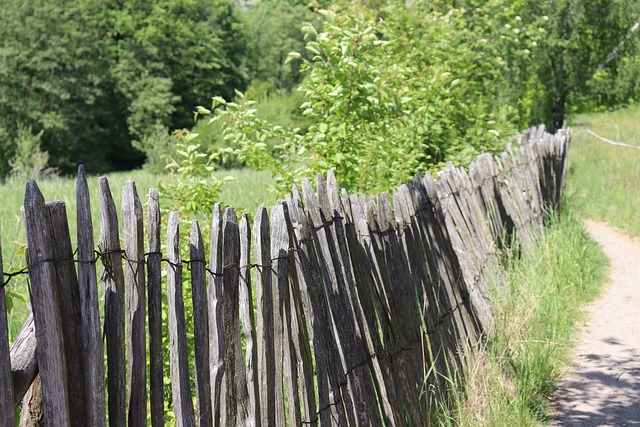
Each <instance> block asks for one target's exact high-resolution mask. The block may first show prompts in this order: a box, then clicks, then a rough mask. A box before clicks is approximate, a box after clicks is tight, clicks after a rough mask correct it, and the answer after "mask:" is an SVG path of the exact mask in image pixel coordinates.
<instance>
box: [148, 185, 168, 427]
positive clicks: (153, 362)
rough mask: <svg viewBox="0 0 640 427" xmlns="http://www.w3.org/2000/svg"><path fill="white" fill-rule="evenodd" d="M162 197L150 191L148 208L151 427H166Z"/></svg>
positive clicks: (155, 191)
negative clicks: (161, 245)
mask: <svg viewBox="0 0 640 427" xmlns="http://www.w3.org/2000/svg"><path fill="white" fill-rule="evenodd" d="M160 219H161V218H160V197H159V194H158V190H157V189H155V188H150V189H149V199H148V204H147V224H148V225H147V248H148V251H149V252H148V254H147V289H148V291H149V295H148V298H149V302H148V305H149V313H148V315H149V401H150V405H149V407H150V409H151V425H152V426H153V427H159V426H163V425H164V373H163V365H164V362H163V357H162V355H163V347H164V346H163V345H162V295H163V290H162V266H161V262H162V252H161V251H160V234H161V233H160V228H161V221H160Z"/></svg>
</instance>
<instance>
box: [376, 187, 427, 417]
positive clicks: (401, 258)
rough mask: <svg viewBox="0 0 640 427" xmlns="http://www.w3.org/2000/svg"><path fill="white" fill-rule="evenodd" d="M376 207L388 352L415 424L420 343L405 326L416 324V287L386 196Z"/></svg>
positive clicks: (418, 412)
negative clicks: (389, 328)
mask: <svg viewBox="0 0 640 427" xmlns="http://www.w3.org/2000/svg"><path fill="white" fill-rule="evenodd" d="M376 208H377V218H376V219H377V223H378V227H379V229H378V233H380V248H381V250H382V253H381V254H380V256H381V258H382V259H383V261H382V263H383V265H385V269H386V270H387V282H386V283H385V285H386V287H387V289H386V291H385V292H386V293H387V294H388V295H389V296H390V301H391V302H392V304H391V305H390V309H391V312H390V313H391V314H390V315H391V316H393V317H394V318H395V326H396V327H397V329H396V330H395V335H396V339H395V341H394V346H393V347H392V349H391V354H393V355H396V354H397V356H395V357H393V360H392V363H393V365H394V371H395V372H396V375H397V378H396V386H397V387H399V388H400V390H396V393H404V402H405V403H406V406H405V408H404V409H405V411H406V412H407V414H406V417H407V422H408V423H409V424H417V423H419V420H420V419H421V418H422V415H421V413H420V410H419V406H418V400H417V399H418V396H419V393H420V388H421V386H422V381H423V380H424V378H423V377H422V373H421V372H420V371H419V367H420V366H421V358H417V357H416V354H415V351H414V350H413V348H414V346H415V345H416V344H418V343H419V342H420V341H419V339H420V337H419V336H416V333H415V330H414V331H412V330H411V328H410V327H409V326H407V325H412V324H415V322H416V320H415V314H416V310H415V305H416V302H415V293H416V290H415V288H414V289H413V290H412V289H411V287H410V284H411V283H412V281H413V279H412V278H411V276H410V272H409V269H408V259H407V254H406V253H405V252H404V251H403V250H402V243H401V240H400V239H399V234H401V233H403V232H404V230H401V229H397V230H396V228H395V226H396V225H395V223H394V218H393V212H394V209H392V205H391V201H390V200H389V195H388V194H387V193H379V194H378V197H377V206H376ZM396 209H399V207H396ZM399 212H400V211H398V213H399ZM414 287H415V284H414ZM405 350H406V351H405Z"/></svg>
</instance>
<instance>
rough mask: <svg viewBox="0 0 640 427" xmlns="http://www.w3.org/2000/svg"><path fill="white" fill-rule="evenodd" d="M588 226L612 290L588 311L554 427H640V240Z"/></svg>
mask: <svg viewBox="0 0 640 427" xmlns="http://www.w3.org/2000/svg"><path fill="white" fill-rule="evenodd" d="M585 226H586V227H587V230H588V231H589V233H591V235H592V236H593V238H594V239H595V240H596V241H597V242H598V243H600V245H602V247H603V248H604V251H605V253H606V254H607V256H608V257H609V258H610V259H611V271H610V278H611V284H610V285H609V286H608V287H607V288H606V289H605V291H604V294H603V295H602V296H601V297H600V298H599V299H598V300H597V301H595V302H593V303H592V304H590V305H589V306H588V307H587V311H588V318H587V321H586V322H585V324H584V326H583V327H582V336H581V338H580V342H579V344H578V346H577V348H576V350H575V356H574V365H573V366H572V367H571V370H570V372H569V373H568V374H567V376H566V379H565V380H564V381H563V383H562V385H561V387H560V389H559V390H558V392H557V394H556V399H555V408H556V409H557V411H558V414H559V415H558V417H557V419H556V421H555V422H554V423H552V425H555V426H575V427H578V426H579V427H592V426H616V427H617V426H640V240H638V239H632V238H630V237H628V236H625V235H624V234H622V233H621V232H620V231H618V230H615V229H612V228H610V227H608V226H606V225H604V224H601V223H596V222H591V221H587V222H586V223H585Z"/></svg>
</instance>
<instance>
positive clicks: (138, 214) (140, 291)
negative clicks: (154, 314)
mask: <svg viewBox="0 0 640 427" xmlns="http://www.w3.org/2000/svg"><path fill="white" fill-rule="evenodd" d="M122 225H123V227H122V229H123V234H124V239H123V241H124V256H125V261H126V262H125V263H126V272H127V273H126V275H125V287H126V290H125V296H126V300H127V307H126V308H127V344H128V346H127V347H128V356H129V357H128V361H127V368H128V369H127V373H128V376H127V379H128V383H129V387H128V388H129V400H128V404H127V405H128V408H129V416H128V422H129V426H132V427H136V426H141V427H142V426H146V425H147V380H146V378H147V362H146V355H147V350H146V327H145V326H146V317H147V316H146V305H147V301H146V292H145V280H144V279H145V277H144V276H145V274H144V243H143V242H144V231H143V223H142V204H141V203H140V198H139V197H138V191H137V189H136V185H135V183H134V182H133V181H126V182H125V183H124V187H123V189H122Z"/></svg>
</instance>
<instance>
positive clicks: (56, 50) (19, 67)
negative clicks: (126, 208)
mask: <svg viewBox="0 0 640 427" xmlns="http://www.w3.org/2000/svg"><path fill="white" fill-rule="evenodd" d="M98 16H99V13H98V11H97V10H96V8H95V5H94V4H93V2H74V3H73V4H66V2H59V1H42V0H25V1H22V0H21V1H15V0H7V1H6V2H4V3H3V7H2V8H1V10H0V22H1V24H0V40H1V44H0V129H2V131H0V136H1V137H2V141H0V144H1V152H0V175H4V174H6V173H7V172H8V165H9V160H10V159H11V158H12V157H13V155H14V153H15V141H16V138H17V136H18V130H19V129H21V128H31V129H32V130H33V132H34V133H39V132H41V131H42V132H43V133H42V137H41V143H42V149H43V150H45V151H46V152H48V154H49V162H50V164H51V165H52V166H56V167H58V168H60V169H61V170H62V171H65V172H70V171H72V170H74V169H75V168H76V162H79V161H81V162H84V163H86V164H87V165H88V167H89V168H90V169H91V170H94V171H104V170H106V169H107V168H108V167H109V164H108V163H109V155H110V153H109V144H108V143H106V142H107V141H110V140H112V139H113V136H114V135H117V134H118V133H119V132H121V130H122V128H121V127H119V126H118V123H117V122H114V121H112V120H111V118H112V116H111V115H110V114H109V113H108V111H109V107H110V106H111V105H110V102H109V97H110V93H109V77H108V74H107V75H105V70H108V69H109V64H108V62H107V61H106V58H105V56H104V54H103V53H104V52H105V40H104V38H103V37H102V32H101V26H100V22H99V18H98Z"/></svg>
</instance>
